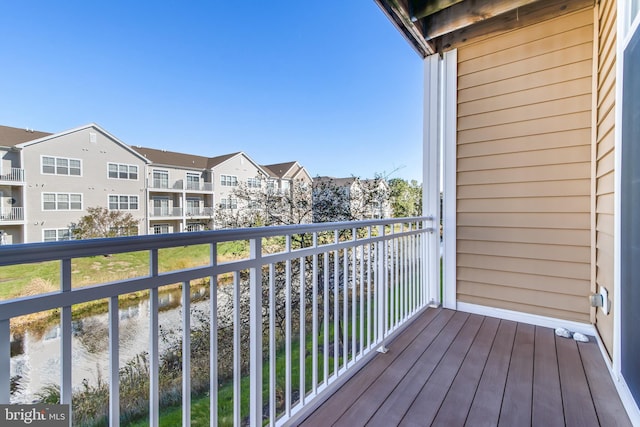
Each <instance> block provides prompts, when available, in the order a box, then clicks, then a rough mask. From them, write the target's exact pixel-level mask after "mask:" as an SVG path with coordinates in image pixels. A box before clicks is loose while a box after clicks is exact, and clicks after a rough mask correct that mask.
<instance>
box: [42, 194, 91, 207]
mask: <svg viewBox="0 0 640 427" xmlns="http://www.w3.org/2000/svg"><path fill="white" fill-rule="evenodd" d="M42 210H45V211H81V210H82V194H76V193H42Z"/></svg>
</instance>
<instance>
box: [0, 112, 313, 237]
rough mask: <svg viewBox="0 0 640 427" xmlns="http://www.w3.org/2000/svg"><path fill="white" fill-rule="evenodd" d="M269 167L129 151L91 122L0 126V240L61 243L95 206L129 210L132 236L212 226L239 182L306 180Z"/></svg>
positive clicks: (236, 157)
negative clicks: (134, 226)
mask: <svg viewBox="0 0 640 427" xmlns="http://www.w3.org/2000/svg"><path fill="white" fill-rule="evenodd" d="M284 165H289V167H288V168H287V170H286V171H285V172H284V173H280V172H281V169H282V167H279V168H278V166H284ZM271 166H272V167H274V169H275V171H274V170H271V169H268V168H267V167H263V166H260V165H259V164H258V163H256V162H255V161H254V160H253V159H251V158H250V157H249V156H248V155H246V154H245V153H242V152H236V153H231V154H226V155H222V156H217V157H204V156H195V155H190V154H185V153H177V152H170V151H166V150H157V149H153V148H144V147H134V146H130V145H127V144H125V143H124V142H122V141H120V140H119V139H118V138H116V137H115V136H113V135H111V134H109V133H108V132H107V131H105V130H104V129H102V128H101V127H100V126H98V125H96V124H89V125H86V126H81V127H78V128H75V129H71V130H67V131H64V132H60V133H56V134H50V133H45V132H37V131H33V130H28V129H18V128H12V127H7V126H0V236H1V240H0V243H1V244H14V243H31V242H46V241H57V240H68V239H70V238H71V237H72V236H71V227H72V224H73V223H75V222H77V221H78V220H79V219H80V218H81V217H82V216H84V215H86V209H87V208H88V207H96V206H102V207H107V208H108V209H110V210H119V211H126V212H129V213H131V214H132V215H133V217H134V218H135V219H136V220H137V221H138V234H161V233H175V232H183V231H202V230H209V229H213V228H215V227H216V224H215V221H214V219H215V213H216V211H217V210H220V209H224V210H230V211H234V210H238V209H241V208H242V206H241V205H240V206H239V205H238V202H237V200H236V198H235V196H234V189H235V188H237V187H238V186H239V185H246V186H248V187H251V188H255V189H256V190H265V191H266V190H267V188H268V187H276V188H278V189H286V188H289V187H290V185H291V184H290V182H291V180H293V179H305V180H308V181H309V183H310V182H311V177H310V175H309V174H308V173H307V172H306V170H305V169H304V168H303V167H302V166H300V165H299V164H298V163H297V162H291V163H282V164H278V165H271Z"/></svg>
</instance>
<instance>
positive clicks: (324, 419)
mask: <svg viewBox="0 0 640 427" xmlns="http://www.w3.org/2000/svg"><path fill="white" fill-rule="evenodd" d="M452 316H453V312H452V311H450V310H441V309H429V310H427V311H426V312H425V313H424V314H423V315H421V316H419V317H418V319H416V320H415V321H414V323H413V324H412V325H411V327H409V328H407V329H405V330H404V331H403V333H402V334H400V336H398V337H397V338H396V339H395V340H393V341H392V342H391V343H389V344H388V348H389V349H390V351H389V352H387V353H385V354H382V353H381V354H378V355H376V357H375V358H374V359H373V360H372V361H371V362H369V363H368V364H367V365H366V368H367V369H366V370H361V371H359V372H358V373H357V374H355V375H354V376H353V377H352V378H351V379H350V380H349V382H347V383H346V384H345V385H343V386H342V387H341V388H340V389H338V390H337V391H336V392H335V393H334V394H333V396H332V399H331V400H330V402H329V403H328V404H325V405H323V406H321V407H320V408H318V409H317V410H316V411H315V412H314V413H313V414H311V415H310V416H309V417H308V418H307V420H306V421H305V425H308V426H318V427H321V426H325V425H327V424H331V423H333V422H335V420H337V419H338V418H339V417H340V415H342V414H343V413H345V412H346V411H347V410H348V409H349V407H350V406H351V405H352V404H353V402H354V401H355V400H356V399H357V398H358V396H360V394H361V393H362V391H363V390H366V389H367V388H368V387H369V386H370V385H371V384H372V383H373V382H374V381H375V379H376V378H378V377H379V376H380V375H382V373H383V372H384V371H385V370H386V369H387V367H388V366H389V365H390V364H391V363H393V361H394V360H396V358H397V357H399V356H400V355H401V354H402V352H403V350H404V349H405V348H406V347H408V346H409V345H411V343H413V342H414V341H415V340H416V338H417V337H418V336H421V335H423V334H429V333H431V334H435V333H436V332H439V330H440V329H441V327H442V325H443V324H446V322H447V321H448V320H449V319H450V318H451V317H452ZM434 322H435V325H434ZM427 328H430V329H427ZM423 337H424V335H423ZM420 342H423V341H420Z"/></svg>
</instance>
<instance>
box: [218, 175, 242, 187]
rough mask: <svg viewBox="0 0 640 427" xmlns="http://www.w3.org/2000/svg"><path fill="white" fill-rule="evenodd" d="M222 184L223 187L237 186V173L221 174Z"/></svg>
mask: <svg viewBox="0 0 640 427" xmlns="http://www.w3.org/2000/svg"><path fill="white" fill-rule="evenodd" d="M220 185H221V186H223V187H237V186H238V176H237V175H220Z"/></svg>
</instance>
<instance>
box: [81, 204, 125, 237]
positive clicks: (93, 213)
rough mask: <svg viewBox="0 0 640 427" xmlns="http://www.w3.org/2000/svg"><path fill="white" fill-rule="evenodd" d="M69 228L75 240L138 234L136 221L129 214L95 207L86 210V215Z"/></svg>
mask: <svg viewBox="0 0 640 427" xmlns="http://www.w3.org/2000/svg"><path fill="white" fill-rule="evenodd" d="M70 228H71V229H72V230H73V235H74V237H75V238H76V239H96V238H101V237H117V236H132V235H137V234H138V221H136V220H135V219H134V218H133V215H131V214H130V213H129V212H123V211H115V210H114V211H112V210H109V209H107V208H104V207H100V206H96V207H91V208H87V215H85V216H83V217H82V218H80V220H79V221H78V222H77V223H74V224H71V226H70Z"/></svg>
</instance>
